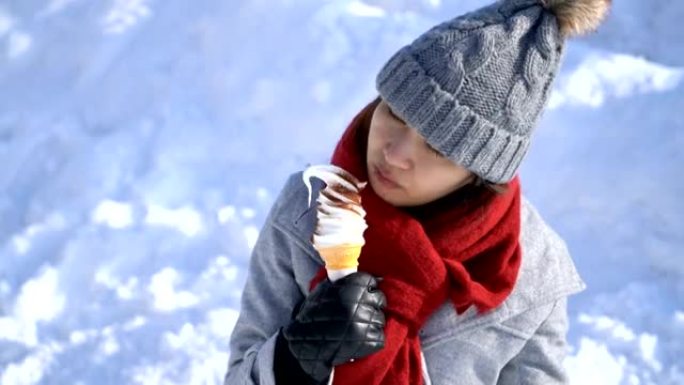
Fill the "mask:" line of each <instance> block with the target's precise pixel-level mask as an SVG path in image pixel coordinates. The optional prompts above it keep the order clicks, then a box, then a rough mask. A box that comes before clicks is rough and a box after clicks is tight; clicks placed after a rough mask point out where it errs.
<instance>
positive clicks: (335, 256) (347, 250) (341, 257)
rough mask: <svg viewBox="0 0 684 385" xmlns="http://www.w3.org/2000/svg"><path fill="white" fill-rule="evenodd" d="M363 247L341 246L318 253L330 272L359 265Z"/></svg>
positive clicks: (320, 250)
mask: <svg viewBox="0 0 684 385" xmlns="http://www.w3.org/2000/svg"><path fill="white" fill-rule="evenodd" d="M361 247H363V245H340V246H335V247H325V248H321V249H318V253H319V254H320V255H321V258H323V261H325V268H326V269H328V270H343V269H349V268H354V267H357V266H358V265H359V256H360V255H361Z"/></svg>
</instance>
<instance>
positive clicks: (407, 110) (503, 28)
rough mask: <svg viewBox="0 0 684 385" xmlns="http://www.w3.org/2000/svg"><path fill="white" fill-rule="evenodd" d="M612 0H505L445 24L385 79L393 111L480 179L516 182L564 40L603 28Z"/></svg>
mask: <svg viewBox="0 0 684 385" xmlns="http://www.w3.org/2000/svg"><path fill="white" fill-rule="evenodd" d="M609 7H610V0H502V1H499V2H497V3H494V4H492V5H489V6H487V7H484V8H481V9H479V10H476V11H474V12H471V13H468V14H465V15H463V16H460V17H457V18H455V19H453V20H449V21H447V22H444V23H442V24H439V25H437V26H435V27H433V28H432V29H430V30H429V31H427V32H426V33H424V34H423V35H421V36H420V37H418V38H417V39H416V40H415V41H414V42H413V43H411V44H409V45H407V46H405V47H403V48H402V49H401V50H399V51H398V52H397V53H396V54H395V55H394V56H392V58H391V59H390V60H389V61H388V62H387V64H385V66H384V67H383V68H382V69H381V70H380V73H379V74H378V76H377V83H376V86H377V89H378V92H379V93H380V96H382V98H383V100H384V101H385V102H386V103H387V104H388V105H389V106H390V107H391V108H392V111H393V112H394V113H396V114H397V115H398V116H399V117H400V118H402V119H403V120H404V121H405V122H406V123H407V124H408V125H409V126H411V127H414V128H415V129H417V130H418V132H419V133H420V134H421V135H422V136H423V137H424V138H425V139H426V140H427V142H428V143H429V144H430V145H431V146H433V147H434V148H435V149H437V150H438V151H439V152H441V153H442V154H443V155H445V156H446V157H448V158H449V159H451V160H452V161H453V162H455V163H456V164H458V165H461V166H463V167H465V168H467V169H469V170H470V171H472V172H473V173H475V174H477V175H479V176H480V177H482V178H484V179H486V180H488V181H490V182H494V183H505V182H508V181H510V180H511V179H513V177H514V176H515V174H516V172H517V170H518V167H519V166H520V162H521V161H522V159H523V157H524V156H525V154H526V153H527V149H528V147H529V145H530V139H531V136H532V132H533V130H534V128H535V126H536V124H537V121H538V120H539V117H540V116H541V114H542V111H543V109H544V106H545V105H546V101H547V100H548V98H549V94H550V91H551V85H552V83H553V80H554V78H555V77H556V74H557V72H558V68H559V65H560V61H561V57H562V55H563V51H564V48H563V47H564V40H565V38H566V37H569V36H573V35H579V34H583V33H586V32H589V31H593V30H595V29H596V28H597V27H598V25H599V24H600V23H601V21H602V20H603V18H604V17H605V15H606V13H607V12H608V9H609Z"/></svg>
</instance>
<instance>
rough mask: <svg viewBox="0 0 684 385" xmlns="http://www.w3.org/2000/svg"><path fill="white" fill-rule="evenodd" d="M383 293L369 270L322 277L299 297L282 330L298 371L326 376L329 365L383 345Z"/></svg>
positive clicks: (330, 368)
mask: <svg viewBox="0 0 684 385" xmlns="http://www.w3.org/2000/svg"><path fill="white" fill-rule="evenodd" d="M386 304H387V300H386V298H385V295H384V294H383V293H382V292H381V291H380V290H379V289H378V281H377V280H376V279H375V278H374V277H373V276H372V275H370V274H368V273H363V272H358V273H353V274H350V275H348V276H346V277H344V278H342V279H340V280H338V281H336V282H335V283H331V282H330V281H329V280H325V281H323V282H321V283H320V284H319V285H318V286H316V288H315V289H314V290H313V291H312V292H311V293H310V294H309V296H308V297H307V298H306V299H305V300H304V302H303V303H302V305H301V307H300V308H299V311H298V313H297V315H296V316H295V317H294V319H293V320H292V322H291V323H290V324H289V325H288V326H286V327H285V328H283V330H282V335H283V337H284V338H285V340H286V341H287V345H288V347H289V350H290V352H291V353H292V355H293V356H294V358H295V359H296V360H297V361H298V362H299V365H300V366H301V368H302V369H303V371H304V372H305V373H306V374H307V375H309V376H310V377H311V378H312V379H314V380H315V381H318V382H320V381H323V380H324V379H326V378H327V377H328V376H329V375H330V372H331V370H332V367H333V366H334V365H339V364H342V363H345V362H348V361H350V360H352V359H357V358H361V357H365V356H367V355H370V354H372V353H375V352H377V351H378V350H380V349H382V348H383V347H384V346H385V333H384V327H385V314H384V313H383V309H384V308H385V305H386Z"/></svg>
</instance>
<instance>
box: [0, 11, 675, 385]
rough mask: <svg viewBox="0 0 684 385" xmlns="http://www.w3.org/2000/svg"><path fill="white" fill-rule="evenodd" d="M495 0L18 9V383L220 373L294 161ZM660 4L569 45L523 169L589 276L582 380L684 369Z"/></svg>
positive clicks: (3, 25) (11, 208)
mask: <svg viewBox="0 0 684 385" xmlns="http://www.w3.org/2000/svg"><path fill="white" fill-rule="evenodd" d="M485 3H486V1H484V0H467V1H458V2H450V3H449V4H442V3H441V2H440V1H439V0H422V1H408V0H373V1H370V0H369V1H367V2H365V3H363V2H361V1H350V0H334V1H333V0H331V1H325V2H321V1H320V0H299V1H297V2H293V1H286V0H253V1H216V0H201V1H193V2H189V1H179V0H176V1H154V0H107V1H99V2H91V1H85V0H5V1H3V2H2V3H0V384H2V385H19V384H117V385H119V384H198V385H199V384H218V383H219V382H220V380H221V378H222V377H223V374H224V370H225V368H226V363H227V359H228V354H229V352H228V349H227V341H228V337H229V335H230V331H231V329H232V325H233V324H234V322H235V319H236V316H237V311H238V309H239V296H240V290H241V287H242V283H243V281H244V275H245V268H246V264H247V261H248V258H249V253H250V249H251V247H252V245H253V244H254V242H255V240H256V236H257V234H258V231H259V228H260V226H261V223H263V220H264V217H265V214H266V212H267V211H268V209H269V207H270V204H271V203H272V201H273V199H274V197H275V196H276V194H277V193H278V191H279V189H280V188H281V186H282V184H283V182H284V180H285V178H286V177H287V176H288V175H289V173H291V172H294V171H296V170H299V169H301V168H303V167H305V166H306V165H307V164H308V163H319V162H325V161H326V160H327V159H328V156H329V153H330V151H331V150H332V146H333V145H334V143H335V142H336V140H337V138H338V137H339V135H340V133H341V131H342V130H343V128H344V126H345V125H346V123H347V122H348V121H349V119H350V118H351V116H352V114H353V113H354V112H355V111H356V110H358V109H359V108H360V107H361V106H362V105H363V104H364V103H365V102H367V101H369V100H370V99H371V98H372V97H373V96H374V93H373V91H374V89H373V79H374V76H375V73H376V71H377V70H378V69H379V67H380V66H381V65H382V64H383V63H384V61H385V60H386V59H387V58H388V57H389V55H390V54H391V53H393V52H394V50H396V49H397V48H398V47H400V46H401V45H402V44H404V43H406V42H408V41H409V40H410V39H411V38H413V37H415V36H417V34H419V33H420V32H422V31H423V30H425V29H426V28H428V27H429V26H431V25H433V24H434V23H436V22H438V21H441V20H443V18H444V17H445V16H444V15H457V14H460V13H462V12H463V11H466V10H469V9H472V8H474V7H476V6H479V5H482V4H485ZM644 4H645V3H644V2H641V1H637V0H622V1H619V2H616V5H615V11H614V13H613V15H612V18H611V20H610V21H609V23H608V24H607V26H606V29H605V32H604V33H601V34H598V35H596V36H594V37H591V38H589V39H581V40H576V41H574V42H572V43H571V44H570V45H569V49H568V56H567V60H566V63H565V66H564V67H563V71H562V73H561V76H560V78H559V81H558V83H557V84H556V90H555V94H554V96H553V99H552V101H551V105H550V110H549V111H548V112H547V114H546V115H545V118H544V120H543V122H542V125H541V127H540V128H539V130H538V136H537V140H536V142H535V143H534V144H533V147H532V150H531V153H530V156H529V157H528V159H527V161H526V163H525V165H524V167H523V169H522V177H523V184H524V189H525V193H526V194H527V195H528V197H529V198H530V199H531V200H532V201H533V202H534V203H535V204H536V205H537V206H538V208H539V210H540V211H541V212H542V214H543V215H544V216H545V217H546V219H547V220H548V221H549V222H550V223H551V224H552V225H553V226H554V227H555V228H556V229H557V230H558V231H559V232H560V233H561V234H562V235H563V236H564V237H565V238H566V240H567V241H568V244H569V246H570V249H571V251H572V252H573V254H574V256H575V259H576V262H577V265H578V268H579V270H580V272H581V274H582V275H583V277H584V278H585V280H586V281H587V283H588V285H589V288H588V290H587V291H585V292H584V293H582V294H581V295H578V296H576V297H574V298H573V300H572V301H571V304H570V316H571V333H570V342H571V345H572V351H571V352H570V355H569V357H568V359H567V362H566V365H567V368H568V369H569V370H570V373H571V377H572V384H573V385H587V384H601V385H623V384H628V385H636V384H658V385H668V384H684V366H682V364H681V358H679V359H678V358H677V357H681V356H682V355H683V354H684V300H683V299H682V298H684V279H683V278H684V263H682V251H681V250H682V249H683V248H684V231H683V230H684V217H683V216H682V215H681V213H684V203H682V200H680V197H682V196H684V181H682V180H681V179H680V178H681V175H682V174H683V172H682V171H683V169H684V153H683V152H682V151H681V149H682V148H684V118H682V117H681V116H682V115H681V111H682V110H683V109H684V49H682V48H683V47H682V46H681V45H682V42H681V39H680V38H679V37H678V36H679V33H680V29H679V28H680V25H679V21H678V20H680V19H681V17H680V18H679V19H678V18H677V15H680V16H682V15H683V13H684V6H682V5H680V4H679V3H676V4H675V3H669V5H667V7H666V6H665V5H658V4H655V3H654V4H653V6H652V7H647V6H645V5H644ZM649 4H650V2H649Z"/></svg>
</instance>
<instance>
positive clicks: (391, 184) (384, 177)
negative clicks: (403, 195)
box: [373, 166, 401, 188]
mask: <svg viewBox="0 0 684 385" xmlns="http://www.w3.org/2000/svg"><path fill="white" fill-rule="evenodd" d="M373 173H374V174H375V177H376V178H377V180H378V181H379V182H380V183H381V184H382V185H383V186H385V187H387V188H399V187H401V186H399V184H398V183H397V182H395V181H394V180H393V179H392V177H391V176H390V175H389V174H388V173H386V172H384V171H383V170H382V169H381V168H380V167H378V166H374V167H373Z"/></svg>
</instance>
